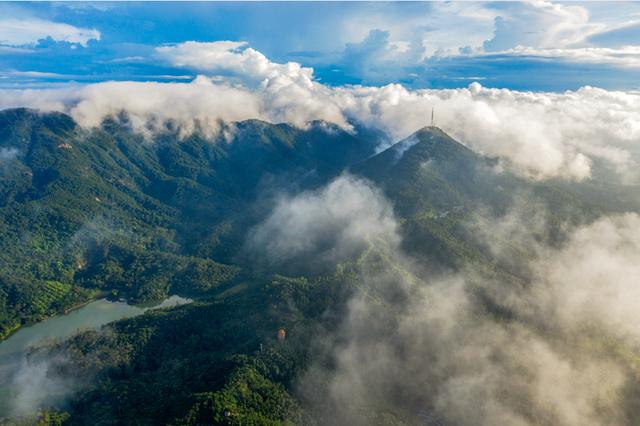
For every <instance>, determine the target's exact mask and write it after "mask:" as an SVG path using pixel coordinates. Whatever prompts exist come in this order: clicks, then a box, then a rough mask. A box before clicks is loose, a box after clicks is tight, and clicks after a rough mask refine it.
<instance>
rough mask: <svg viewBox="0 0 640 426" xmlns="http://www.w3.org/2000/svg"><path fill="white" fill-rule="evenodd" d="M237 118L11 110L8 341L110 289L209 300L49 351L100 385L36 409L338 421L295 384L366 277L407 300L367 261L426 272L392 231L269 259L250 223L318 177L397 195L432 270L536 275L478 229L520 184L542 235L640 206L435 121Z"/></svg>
mask: <svg viewBox="0 0 640 426" xmlns="http://www.w3.org/2000/svg"><path fill="white" fill-rule="evenodd" d="M235 126H236V127H235V129H234V132H233V134H234V136H233V138H234V140H233V141H231V142H228V141H226V140H223V139H222V137H221V139H219V140H207V139H206V138H204V137H202V136H200V135H198V134H195V135H192V136H189V137H187V138H185V139H181V138H179V137H178V136H177V133H176V132H175V131H173V130H172V129H171V128H167V131H166V133H165V134H161V135H156V137H155V138H154V139H153V140H151V141H149V140H144V139H143V137H142V136H140V135H136V134H134V133H132V132H131V131H130V129H129V126H128V123H127V118H126V116H121V117H118V118H115V119H112V120H108V121H106V122H104V123H103V125H102V127H101V128H99V129H93V130H85V129H80V128H78V127H77V126H76V125H75V123H74V122H73V120H72V119H71V118H69V117H68V116H65V115H62V114H40V113H37V112H34V111H30V110H24V109H17V110H6V111H2V112H0V149H12V150H13V151H12V152H15V158H13V159H8V160H2V161H3V162H2V163H0V338H5V337H6V336H7V335H8V334H10V333H11V332H12V331H14V330H16V329H17V328H18V327H19V326H20V325H22V324H25V323H28V322H33V321H38V320H41V319H43V318H46V317H47V316H49V315H52V314H55V313H58V312H61V311H64V310H66V309H69V308H70V307H73V306H75V305H77V304H79V303H82V302H84V301H87V300H90V299H92V298H95V297H97V296H98V295H100V294H106V293H110V294H112V295H114V296H117V297H124V298H126V299H127V300H129V301H130V302H135V303H137V302H145V301H151V300H157V299H161V298H163V297H165V296H167V295H168V294H172V293H179V294H187V295H197V296H198V298H197V299H198V300H197V301H196V302H194V303H193V304H190V305H188V306H180V307H176V308H173V309H168V310H155V311H148V312H147V313H145V314H144V315H141V316H139V317H136V318H132V319H128V320H123V321H119V322H116V323H113V324H111V325H109V326H108V327H106V328H105V329H104V330H102V331H99V332H96V331H87V332H84V333H81V334H79V335H76V336H75V337H73V338H72V339H70V340H67V341H64V342H58V343H56V344H53V345H52V346H51V347H50V348H47V350H48V351H50V352H51V353H64V354H65V357H64V359H63V361H61V362H60V363H59V365H56V368H57V373H58V374H61V375H67V376H69V375H73V376H74V377H82V378H84V379H85V382H86V383H83V385H82V386H81V387H79V391H78V392H77V393H76V394H74V395H73V398H72V399H71V401H70V402H69V404H68V405H66V406H61V407H49V409H47V410H45V411H43V412H41V413H39V414H34V417H30V418H28V419H26V420H25V421H28V422H31V423H37V424H50V425H58V424H65V425H75V424H78V425H80V424H94V425H109V424H112V425H116V424H117V425H121V424H139V425H142V424H173V425H200V424H238V425H240V424H242V425H248V424H255V425H263V424H281V423H292V424H313V423H314V422H318V423H327V422H323V418H324V417H323V416H324V414H323V412H322V409H321V408H320V409H316V411H313V410H309V409H306V408H305V407H303V404H302V402H301V400H300V397H299V395H298V394H297V393H296V389H295V387H296V383H297V380H298V379H299V377H300V375H301V374H302V372H304V371H306V369H307V367H308V366H309V362H310V361H309V359H310V351H311V350H312V347H313V342H314V341H317V338H318V337H319V336H327V335H331V332H332V331H334V330H335V328H336V325H337V324H338V323H339V322H340V320H341V318H342V317H343V315H344V311H345V306H346V304H347V303H348V301H349V299H350V297H351V296H352V295H353V294H354V292H356V291H363V292H364V293H365V294H367V296H368V297H370V298H371V300H372V301H374V303H377V304H379V306H380V310H381V312H382V313H383V315H384V312H385V309H390V308H389V306H390V305H391V304H390V303H389V300H388V298H389V297H400V296H398V295H389V294H383V293H382V292H381V291H380V289H378V288H377V287H376V284H375V282H372V281H371V280H367V279H366V277H364V276H363V275H362V274H361V271H362V270H363V269H368V270H384V271H387V272H388V274H389V275H390V277H389V279H395V280H398V281H399V282H400V281H407V280H409V281H414V280H417V278H416V277H413V276H411V274H410V273H409V272H408V271H407V270H406V269H405V268H404V267H403V265H402V264H401V262H399V261H398V260H397V259H396V258H395V257H394V256H392V255H391V254H390V251H391V249H390V248H389V247H388V246H387V242H384V241H374V242H371V243H370V245H369V246H368V247H367V249H366V250H364V251H363V252H362V253H359V255H358V256H357V257H356V258H354V259H343V260H342V263H339V264H336V265H332V267H331V268H329V269H327V270H323V271H321V272H318V273H314V274H306V275H305V276H293V277H289V276H283V275H280V274H281V273H282V271H281V270H278V269H276V268H275V267H274V268H269V267H267V266H264V265H262V264H259V263H257V262H253V259H252V257H251V256H248V255H247V253H246V252H245V247H244V241H245V239H246V233H247V231H248V230H250V229H251V227H252V226H253V225H255V224H256V223H258V222H260V221H261V220H262V219H263V218H264V217H265V215H266V214H268V212H269V209H267V208H265V206H268V205H269V204H268V202H269V199H270V197H272V196H273V195H276V194H278V193H281V192H289V191H300V190H304V189H310V188H315V187H318V186H319V185H322V184H323V183H326V182H328V181H329V180H330V179H332V178H334V177H336V176H338V175H340V174H341V173H343V172H344V171H345V170H349V171H350V172H351V173H354V174H357V175H360V176H363V177H365V178H367V179H369V180H371V181H373V182H375V184H376V185H377V186H379V187H380V188H381V189H382V191H383V192H384V193H385V195H386V197H387V198H389V199H390V200H391V202H392V203H393V207H394V211H395V214H396V215H397V217H398V220H399V221H400V223H401V225H402V227H401V232H402V234H403V244H404V246H403V249H405V250H406V251H407V252H408V253H410V254H411V255H412V256H413V257H415V258H416V259H419V260H421V261H423V263H424V265H425V268H426V267H429V268H430V270H433V271H437V270H441V269H451V268H452V269H456V268H461V267H464V266H465V265H468V264H469V263H473V264H475V265H478V266H479V270H481V271H484V273H486V274H489V275H491V276H494V277H499V278H500V279H503V280H505V281H508V282H510V283H521V281H522V277H521V276H519V274H518V272H517V271H512V270H510V269H509V266H508V265H500V264H497V263H496V261H495V260H494V259H492V258H491V256H490V255H489V254H488V250H486V248H485V247H484V246H483V245H482V244H481V243H479V242H478V241H476V239H474V237H473V236H472V235H470V233H469V231H468V230H467V228H466V227H464V226H462V223H463V222H464V221H465V220H466V218H468V216H469V215H470V214H471V213H472V212H473V211H476V210H478V209H488V210H490V211H493V212H504V210H505V209H506V208H507V206H509V205H511V204H512V202H513V199H514V194H516V195H517V194H519V193H523V192H526V193H531V194H535V196H536V197H537V198H538V199H539V200H540V202H541V203H545V205H547V207H548V208H549V211H550V214H551V215H552V220H551V221H550V223H551V224H552V226H551V229H548V230H547V234H546V235H543V236H541V238H549V239H553V237H554V235H556V233H555V229H554V228H553V226H554V224H560V223H562V222H563V221H567V220H569V221H581V220H585V218H586V217H588V215H595V214H597V213H598V212H600V211H605V210H606V211H618V210H620V211H621V210H625V209H635V210H638V208H639V207H640V198H638V197H637V196H636V195H631V194H629V193H626V192H625V189H624V187H622V186H613V185H604V184H594V183H586V184H573V185H569V184H566V183H561V182H553V181H551V182H544V183H543V182H540V183H531V182H529V181H525V180H523V179H519V178H518V177H516V176H514V175H512V174H509V173H507V172H505V173H500V174H497V173H494V172H492V171H491V170H492V167H494V166H495V164H496V161H495V160H493V159H487V158H484V157H482V156H479V155H477V154H476V153H474V152H472V151H471V150H469V149H467V148H466V147H464V146H463V145H461V144H459V143H458V142H456V141H455V140H453V139H451V138H450V137H449V136H448V135H446V134H444V133H443V132H442V131H440V130H438V129H435V128H425V129H422V130H420V131H419V132H418V133H416V134H415V135H413V136H412V137H411V138H410V139H409V140H407V141H406V142H402V143H400V144H398V145H396V146H394V147H392V148H390V149H388V150H386V151H384V152H381V153H379V154H377V155H374V156H372V153H373V152H372V150H373V144H372V143H371V142H370V141H365V140H363V139H360V138H359V137H357V136H354V135H351V134H348V133H346V132H344V131H342V130H341V129H339V128H338V127H336V126H333V125H330V124H328V123H322V122H316V123H312V124H311V125H310V127H309V128H308V129H306V130H301V129H296V128H293V127H291V126H288V125H285V124H278V125H273V124H269V123H264V122H260V121H256V120H250V121H246V122H241V123H237V124H236V125H235ZM605 194H607V195H605ZM559 200H562V202H560V201H559ZM603 200H606V202H604V201H603ZM558 226H559V225H558ZM308 262H314V259H308ZM295 266H296V265H287V271H295V270H296V268H295ZM365 266H366V268H365ZM303 269H304V268H301V270H303ZM291 275H296V274H294V273H292V274H291ZM280 328H284V329H285V330H286V339H284V341H282V340H279V339H278V338H277V335H276V333H277V330H279V329H280ZM327 362H330V360H327ZM367 408H371V412H372V414H371V416H372V417H371V423H372V424H405V423H410V422H411V420H410V419H409V420H407V415H406V413H392V412H390V411H388V410H387V409H386V408H384V409H383V407H373V408H375V409H373V408H372V407H367Z"/></svg>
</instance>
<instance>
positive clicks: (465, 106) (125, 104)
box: [0, 42, 640, 180]
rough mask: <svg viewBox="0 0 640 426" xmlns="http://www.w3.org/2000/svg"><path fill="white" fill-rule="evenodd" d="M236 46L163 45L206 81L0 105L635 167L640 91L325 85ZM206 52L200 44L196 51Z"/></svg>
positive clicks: (148, 123)
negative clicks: (416, 138)
mask: <svg viewBox="0 0 640 426" xmlns="http://www.w3.org/2000/svg"><path fill="white" fill-rule="evenodd" d="M244 46H245V45H244V44H241V43H240V44H239V43H230V42H223V43H195V44H193V43H184V44H182V45H178V46H171V47H165V48H161V49H165V50H162V51H161V54H162V55H164V56H165V58H167V60H172V61H176V63H180V64H184V65H185V66H187V65H188V67H193V68H194V69H197V70H198V71H203V70H208V72H209V73H210V74H212V75H213V76H212V77H204V76H200V77H197V78H196V79H195V80H194V81H193V82H191V83H153V82H106V83H98V84H93V85H86V86H75V87H70V88H65V89H49V90H47V89H43V90H5V91H2V92H0V93H1V94H2V95H3V96H1V97H0V107H2V108H7V107H17V106H30V107H36V108H41V109H44V110H60V111H65V112H68V113H70V114H71V115H72V116H73V117H74V118H75V119H76V120H77V121H78V122H79V123H80V124H81V125H84V126H96V125H98V124H99V123H100V121H101V120H102V119H103V118H105V117H107V116H109V115H113V114H116V113H118V112H120V111H123V110H125V111H127V112H128V113H129V114H130V116H131V118H132V123H133V126H134V128H135V129H136V130H138V131H143V132H147V134H149V132H151V131H153V130H158V129H161V128H163V125H164V122H165V121H167V120H170V121H173V122H175V123H177V124H178V125H179V126H180V127H181V130H182V132H183V134H186V133H189V132H192V131H193V130H194V129H196V128H200V129H201V130H204V131H205V133H207V134H209V135H213V134H215V132H216V131H217V130H218V129H219V124H220V120H223V121H238V120H244V119H250V118H259V119H263V120H266V121H270V122H290V123H293V124H294V125H297V126H305V125H306V123H307V122H308V121H310V120H314V119H322V120H326V121H329V122H334V123H336V124H338V125H339V126H342V127H343V128H345V129H351V124H350V123H355V122H358V123H361V124H364V125H367V126H371V127H375V128H379V129H382V130H384V131H385V132H387V133H388V134H389V135H390V136H391V137H392V138H394V139H396V140H398V139H401V138H404V137H406V136H408V135H409V134H411V133H413V132H414V131H415V130H417V129H418V128H420V127H422V126H424V125H425V124H427V122H428V116H429V114H430V111H431V108H432V107H434V108H435V112H436V124H437V125H438V126H440V127H441V128H443V129H444V130H445V131H447V132H449V133H450V134H452V135H453V136H454V137H456V138H457V139H459V140H461V141H462V142H463V143H465V144H467V145H468V146H470V147H472V148H473V149H475V150H477V151H479V152H481V153H483V154H486V155H490V156H496V157H499V158H501V159H502V160H504V163H505V165H506V166H508V167H511V168H512V169H514V170H516V171H517V172H519V173H521V174H522V175H525V176H530V177H533V178H536V179H545V178H550V177H563V178H568V179H576V180H580V179H585V178H587V177H589V176H590V175H591V172H592V163H593V162H594V161H595V160H602V161H603V162H604V163H606V164H608V165H610V166H611V167H613V168H615V169H617V170H618V171H619V172H620V173H623V174H626V173H629V172H632V171H633V170H634V166H635V165H636V160H635V159H634V157H633V151H634V150H636V151H637V142H638V141H640V93H638V92H616V91H606V90H602V89H596V88H591V87H584V88H582V89H580V90H577V91H567V92H564V93H545V92H519V91H513V90H506V89H488V88H484V87H482V86H481V85H480V84H478V83H473V84H471V85H470V86H469V87H467V88H462V89H451V90H408V89H406V88H404V87H402V86H400V85H397V84H389V85H386V86H382V87H361V86H342V87H330V86H326V85H323V84H320V83H319V82H317V81H315V80H313V73H312V70H311V69H309V68H304V67H301V66H300V65H298V64H294V63H288V64H278V63H274V62H272V61H269V60H268V59H267V58H266V57H265V56H264V55H262V54H260V53H259V52H257V51H255V50H253V49H250V48H244ZM200 50H202V51H200Z"/></svg>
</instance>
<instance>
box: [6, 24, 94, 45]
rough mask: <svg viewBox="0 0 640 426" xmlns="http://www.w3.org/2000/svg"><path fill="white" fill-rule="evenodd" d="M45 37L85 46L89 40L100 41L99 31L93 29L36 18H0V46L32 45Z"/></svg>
mask: <svg viewBox="0 0 640 426" xmlns="http://www.w3.org/2000/svg"><path fill="white" fill-rule="evenodd" d="M47 37H51V38H52V39H53V40H55V41H66V42H69V43H75V44H80V45H82V46H86V45H87V42H88V41H89V40H100V31H98V30H96V29H94V28H78V27H74V26H73V25H69V24H65V23H62V22H52V21H46V20H43V19H37V18H26V19H11V18H9V19H2V18H0V44H5V45H10V46H26V45H33V44H36V43H37V42H38V40H41V39H45V38H47Z"/></svg>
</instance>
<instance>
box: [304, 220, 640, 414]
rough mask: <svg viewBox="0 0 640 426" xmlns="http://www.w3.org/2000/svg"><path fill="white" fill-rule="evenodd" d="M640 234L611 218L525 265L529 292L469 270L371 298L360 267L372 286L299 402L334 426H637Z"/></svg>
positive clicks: (630, 223) (637, 224) (381, 289)
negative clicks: (389, 424)
mask: <svg viewBox="0 0 640 426" xmlns="http://www.w3.org/2000/svg"><path fill="white" fill-rule="evenodd" d="M494 225H495V226H497V227H498V228H499V227H500V225H501V221H497V222H496V223H495V224H494ZM521 225H524V223H522V224H521ZM493 229H495V228H489V229H488V230H487V232H491V231H492V230H493ZM639 229H640V217H638V216H637V215H635V214H630V215H625V216H617V217H611V218H602V219H600V220H598V221H596V222H594V223H592V224H589V225H585V226H583V227H580V228H578V229H575V230H573V231H572V232H571V233H570V235H569V238H568V239H567V240H566V241H565V242H564V244H562V245H561V246H560V247H557V248H550V247H548V246H541V245H539V246H538V247H537V250H536V253H537V255H534V256H531V257H528V258H526V259H524V260H523V259H521V260H522V261H523V262H524V263H526V264H528V265H529V267H530V269H531V270H532V271H534V273H533V276H532V278H531V282H529V283H527V285H525V286H520V285H517V284H515V283H510V282H501V281H497V280H491V279H486V278H482V274H478V273H477V271H469V272H468V273H462V274H456V275H450V276H446V277H440V278H437V277H433V276H432V275H428V276H426V277H425V278H424V280H425V283H424V284H420V285H418V286H415V285H414V286H412V285H406V286H404V287H403V286H398V283H397V282H396V281H393V280H389V281H386V283H387V285H386V287H385V286H380V285H379V282H378V283H377V284H378V285H376V286H375V289H376V290H375V291H376V292H375V293H374V290H373V289H372V286H371V285H370V284H369V283H368V282H367V279H370V278H369V277H370V274H371V272H367V271H364V272H363V274H364V277H365V278H364V279H363V283H364V284H363V285H365V286H366V288H367V289H366V290H365V291H363V294H361V295H358V296H356V297H354V299H353V300H352V301H351V302H350V304H349V308H348V314H347V316H346V319H345V320H344V323H343V324H342V326H341V327H340V329H339V330H338V331H335V332H333V333H332V335H331V336H327V341H326V342H323V344H320V345H318V349H317V350H318V351H321V350H323V349H326V350H328V352H329V354H327V353H320V354H318V358H317V359H318V360H321V361H320V362H318V363H317V364H313V365H312V368H311V369H310V370H309V372H308V373H307V375H306V376H305V377H304V378H303V379H302V381H301V383H300V390H301V395H302V397H303V398H304V399H305V400H306V401H307V402H308V403H309V406H310V407H311V408H312V409H316V410H318V411H317V413H318V415H319V416H321V419H322V420H324V423H332V424H356V425H359V424H370V423H372V419H373V417H367V416H371V415H372V414H373V413H376V414H378V415H380V416H384V415H388V416H389V418H390V419H393V418H394V417H393V415H391V414H389V413H396V414H398V413H400V415H402V416H403V419H404V416H407V418H408V419H421V420H422V421H425V423H429V424H431V423H433V424H457V425H462V426H464V425H496V424H509V425H521V426H528V425H536V424H541V423H548V424H554V425H561V426H578V425H580V426H596V425H601V424H610V425H623V424H627V422H628V421H629V419H630V418H635V417H630V416H637V412H636V409H635V405H634V403H633V402H632V401H633V400H634V398H636V395H637V393H635V391H632V389H634V386H635V384H636V380H637V374H636V369H637V367H636V365H637V356H638V347H639V346H638V345H639V344H640V328H639V327H638V324H639V321H638V312H637V309H635V307H634V301H636V300H638V297H639V295H638V292H639V291H640V290H639V286H638V283H637V279H636V277H637V276H638V273H640V271H638V266H637V265H640V232H639V231H638V230H639ZM521 232H522V233H523V234H526V232H527V231H526V230H524V231H521ZM488 235H489V234H488ZM489 238H493V236H490V237H489ZM529 241H534V239H533V238H526V239H525V242H527V243H528V242H529ZM493 242H496V241H493ZM510 243H511V244H514V241H510ZM534 244H535V243H534ZM505 254H506V251H505ZM373 274H374V275H377V276H379V277H380V276H381V275H382V276H384V275H386V274H385V273H384V271H382V272H380V271H375V272H373ZM418 275H419V273H418ZM380 279H381V280H382V281H384V280H385V278H380ZM385 289H386V291H385ZM398 291H405V292H406V297H405V298H403V297H398V296H397V293H398ZM372 293H373V294H372ZM327 365H331V366H332V367H329V368H327ZM372 412H373V413H372ZM378 418H379V417H378ZM427 419H428V421H427Z"/></svg>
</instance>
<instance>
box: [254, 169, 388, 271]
mask: <svg viewBox="0 0 640 426" xmlns="http://www.w3.org/2000/svg"><path fill="white" fill-rule="evenodd" d="M397 226H398V225H397V223H396V221H395V218H394V216H393V210H392V208H391V205H390V204H389V203H388V202H387V201H386V199H385V198H384V196H383V195H382V194H381V192H380V191H378V189H376V188H375V187H373V186H372V185H371V184H370V183H369V182H367V181H365V180H362V179H358V178H355V177H353V176H349V175H344V176H341V177H339V178H337V179H336V180H334V181H333V182H331V183H330V184H329V185H328V186H326V187H325V188H322V189H320V190H316V191H306V192H303V193H301V194H297V195H295V196H283V197H281V198H280V199H279V200H278V201H277V202H276V205H275V207H274V209H273V211H272V212H271V213H270V214H269V216H268V217H267V218H266V219H265V220H264V222H262V223H261V224H259V225H258V226H257V227H255V228H254V229H252V230H251V231H250V232H249V237H248V247H249V248H250V249H251V250H253V251H254V252H258V253H259V254H260V255H261V256H263V257H265V258H267V259H268V260H269V262H270V263H272V264H280V265H287V264H291V263H292V262H295V261H305V262H306V263H309V262H308V259H310V258H313V259H314V260H313V262H312V263H314V264H315V265H317V266H320V265H321V266H327V265H335V263H336V262H340V261H344V260H346V259H350V258H352V257H353V256H355V255H358V254H359V253H361V252H362V250H364V249H365V248H366V247H367V246H368V245H369V244H372V243H374V242H375V241H376V240H382V241H385V242H386V244H390V245H392V246H395V245H396V244H397V243H398V241H399V240H398V238H399V237H398V235H397Z"/></svg>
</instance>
